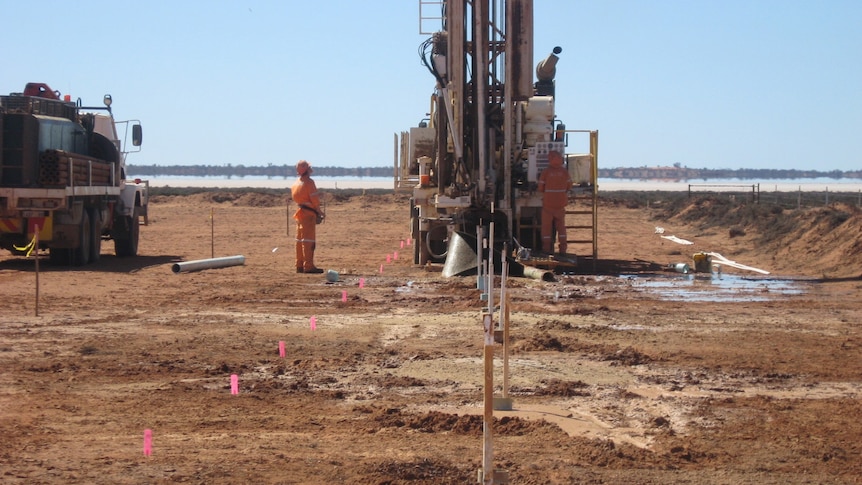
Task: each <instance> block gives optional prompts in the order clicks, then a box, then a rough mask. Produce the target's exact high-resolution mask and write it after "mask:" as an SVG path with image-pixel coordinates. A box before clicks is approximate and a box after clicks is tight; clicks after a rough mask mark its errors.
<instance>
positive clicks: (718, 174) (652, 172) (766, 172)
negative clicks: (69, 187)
mask: <svg viewBox="0 0 862 485" xmlns="http://www.w3.org/2000/svg"><path fill="white" fill-rule="evenodd" d="M127 171H128V173H129V175H130V176H134V177H156V176H162V177H165V176H167V177H221V178H233V177H236V178H243V177H278V178H293V177H296V169H295V168H294V166H293V165H273V164H269V165H265V166H264V165H231V164H227V165H128V167H127ZM314 174H315V175H317V176H322V177H350V178H353V177H392V176H393V168H392V167H320V166H315V167H314ZM599 178H609V179H633V180H647V179H651V180H654V179H661V180H710V179H712V180H715V179H743V180H744V179H753V180H776V179H777V180H792V179H813V178H830V179H862V170H856V171H842V170H830V171H820V170H794V169H771V168H762V169H758V168H741V169H711V168H688V167H681V166H676V165H675V166H673V167H631V168H626V167H619V168H599Z"/></svg>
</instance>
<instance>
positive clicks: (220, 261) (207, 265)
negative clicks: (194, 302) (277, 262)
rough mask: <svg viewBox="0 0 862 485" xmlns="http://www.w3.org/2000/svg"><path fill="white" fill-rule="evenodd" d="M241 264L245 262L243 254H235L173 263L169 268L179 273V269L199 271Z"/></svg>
mask: <svg viewBox="0 0 862 485" xmlns="http://www.w3.org/2000/svg"><path fill="white" fill-rule="evenodd" d="M242 264H245V256H242V255H237V256H225V257H223V258H211V259H198V260H195V261H184V262H182V263H174V265H173V266H172V267H171V269H172V270H173V272H174V273H179V272H181V271H199V270H202V269H212V268H224V267H226V266H239V265H242Z"/></svg>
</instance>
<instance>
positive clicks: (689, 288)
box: [620, 273, 810, 302]
mask: <svg viewBox="0 0 862 485" xmlns="http://www.w3.org/2000/svg"><path fill="white" fill-rule="evenodd" d="M620 277H621V278H625V279H627V280H628V282H629V283H630V284H631V286H632V287H633V288H634V289H636V290H638V291H642V292H644V293H650V294H651V295H658V296H659V298H661V299H664V300H685V301H710V302H734V301H766V300H771V299H775V298H780V297H786V296H793V295H801V294H804V293H805V292H807V291H808V286H809V285H810V283H808V282H806V281H804V280H794V279H779V278H775V277H769V276H740V275H733V274H721V273H713V274H700V273H695V274H671V275H650V276H648V277H644V276H643V275H620Z"/></svg>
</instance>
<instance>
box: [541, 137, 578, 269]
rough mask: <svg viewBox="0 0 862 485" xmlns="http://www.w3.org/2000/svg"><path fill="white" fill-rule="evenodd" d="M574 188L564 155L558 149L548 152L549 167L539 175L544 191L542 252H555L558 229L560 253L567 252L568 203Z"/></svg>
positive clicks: (542, 190) (542, 191)
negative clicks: (564, 161) (565, 165)
mask: <svg viewBox="0 0 862 485" xmlns="http://www.w3.org/2000/svg"><path fill="white" fill-rule="evenodd" d="M571 188H572V178H571V177H570V176H569V171H568V170H566V168H565V167H563V155H561V154H560V152H558V151H550V152H548V167H547V168H545V170H543V171H542V174H541V175H539V192H541V193H542V252H544V253H547V254H553V252H554V236H553V231H554V230H556V232H557V234H558V237H559V241H560V253H562V254H566V250H567V249H568V244H567V241H566V204H568V203H569V196H568V192H569V190H570V189H571Z"/></svg>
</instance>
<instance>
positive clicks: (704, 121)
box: [0, 0, 862, 170]
mask: <svg viewBox="0 0 862 485" xmlns="http://www.w3.org/2000/svg"><path fill="white" fill-rule="evenodd" d="M35 5H38V6H35ZM0 15H2V17H3V19H4V21H3V28H2V30H0V35H2V39H3V40H2V43H0V51H2V59H3V60H4V66H3V68H2V69H0V92H4V93H9V92H20V91H21V90H22V89H23V87H24V84H25V83H26V82H28V81H35V82H45V83H47V84H49V85H50V86H51V87H52V88H53V89H56V90H59V91H61V92H62V93H64V94H71V96H72V98H73V99H76V98H78V97H80V98H81V99H82V101H83V102H84V103H85V104H92V103H101V99H102V95H104V94H105V93H110V94H111V95H112V96H113V98H114V113H115V115H116V116H117V117H118V118H120V119H128V118H133V119H140V120H141V121H142V123H143V125H144V147H143V151H142V152H141V153H138V154H135V155H133V156H132V157H131V158H130V159H129V162H130V163H133V164H158V165H166V164H179V165H189V164H216V165H222V164H228V163H231V164H234V165H238V164H244V165H266V164H268V163H272V164H276V165H281V164H284V163H289V164H292V163H294V162H296V160H298V159H301V158H305V159H308V160H309V161H311V162H312V164H316V165H321V166H324V165H335V166H348V167H355V166H364V167H369V166H389V165H391V163H392V159H393V134H394V133H396V132H399V131H401V130H405V129H407V128H408V127H410V126H412V125H414V124H415V123H417V122H418V121H419V120H420V119H421V118H423V116H424V114H425V112H426V111H427V110H428V104H429V96H430V94H431V92H432V89H433V85H434V80H433V78H432V77H431V75H430V74H429V73H428V72H427V71H426V70H425V68H424V67H423V66H422V65H421V64H420V61H419V57H418V54H417V51H418V46H419V44H420V43H421V42H422V41H423V40H424V39H425V38H426V37H427V36H424V35H420V34H419V0H373V1H371V0H367V1H359V0H330V1H327V2H308V1H299V0H279V1H276V0H272V1H264V0H231V1H216V0H211V1H203V0H194V1H193V0H188V1H183V0H176V1H163V0H152V1H146V2H130V1H121V0H115V1H95V0H79V1H76V2H66V1H42V2H38V4H33V3H32V2H30V3H28V2H24V1H14V2H13V1H9V0H2V9H0ZM860 26H862V1H859V0H846V1H845V0H825V1H814V0H806V1H800V0H722V1H707V0H650V1H646V0H643V1H635V0H594V1H575V0H535V29H536V32H537V34H536V39H535V47H536V53H535V58H536V59H537V60H538V59H540V58H541V57H543V56H545V55H546V54H547V53H549V52H550V50H551V49H552V48H553V47H554V46H556V45H559V46H562V48H563V52H562V54H561V55H560V62H559V64H558V66H557V104H556V106H557V115H558V117H559V118H560V119H562V120H563V121H564V122H565V123H566V125H567V126H568V127H569V128H582V129H598V130H599V132H600V165H601V166H603V167H637V166H642V165H671V164H674V163H680V164H682V165H684V166H689V167H693V168H715V169H718V168H790V169H817V170H859V169H862V144H860V142H859V140H860V139H862V136H860V130H862V29H860ZM576 151H577V150H576Z"/></svg>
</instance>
